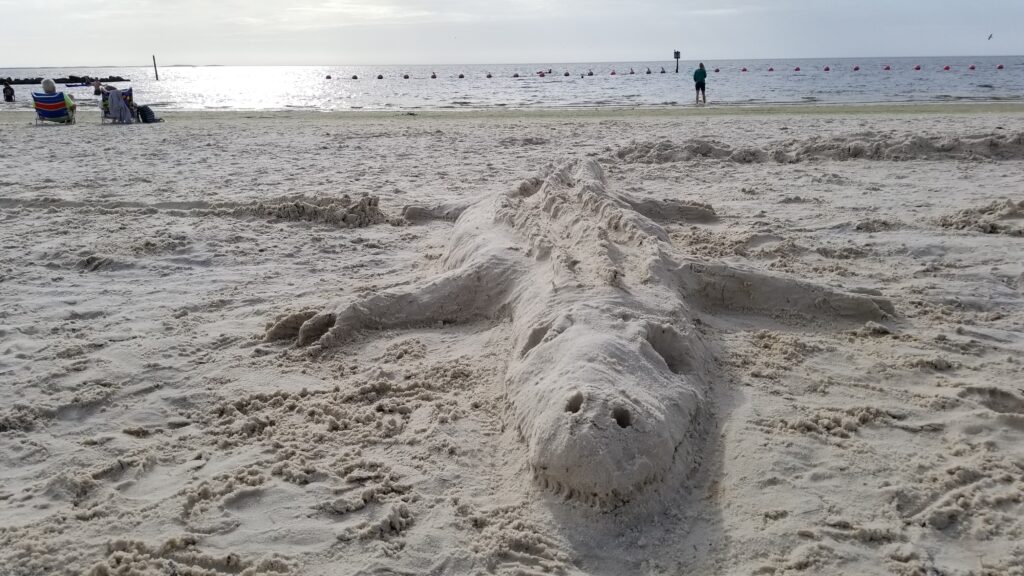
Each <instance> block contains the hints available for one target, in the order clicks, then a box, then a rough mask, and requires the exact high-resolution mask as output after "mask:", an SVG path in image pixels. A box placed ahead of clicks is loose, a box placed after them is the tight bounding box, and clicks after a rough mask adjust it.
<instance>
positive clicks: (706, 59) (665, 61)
mask: <svg viewBox="0 0 1024 576" xmlns="http://www.w3.org/2000/svg"><path fill="white" fill-rule="evenodd" d="M1022 57H1024V54H939V55H933V56H922V55H910V56H801V57H785V58H771V57H767V58H765V57H758V58H703V59H701V58H680V62H691V61H692V62H721V61H741V60H748V61H754V62H763V61H780V60H855V59H858V58H863V59H880V58H894V59H905V58H1022ZM655 62H663V63H666V64H674V63H675V59H674V58H670V59H666V60H643V59H633V60H602V61H582V60H581V61H575V62H571V61H562V62H554V61H550V62H475V63H471V62H454V63H439V62H432V63H426V64H413V63H408V62H403V63H397V64H395V63H391V64H383V63H373V64H355V63H336V64H185V63H176V64H165V65H161V66H158V67H159V68H220V67H239V68H241V67H282V68H283V67H296V68H297V67H332V66H333V67H343V66H360V67H365V66H539V65H547V66H555V65H565V64H636V63H644V64H649V63H655ZM151 67H152V63H147V64H70V65H60V66H10V67H4V68H0V70H38V69H53V68H61V69H67V68H151Z"/></svg>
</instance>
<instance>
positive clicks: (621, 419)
mask: <svg viewBox="0 0 1024 576" xmlns="http://www.w3.org/2000/svg"><path fill="white" fill-rule="evenodd" d="M612 418H614V419H615V423H616V424H618V425H619V428H629V425H630V424H632V423H633V415H632V414H630V413H629V410H627V409H626V408H623V407H621V406H620V407H618V408H615V409H613V410H612Z"/></svg>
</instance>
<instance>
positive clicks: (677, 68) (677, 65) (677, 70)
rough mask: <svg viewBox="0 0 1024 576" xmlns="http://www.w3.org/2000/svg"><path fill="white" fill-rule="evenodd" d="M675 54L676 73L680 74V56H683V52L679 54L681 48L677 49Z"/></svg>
mask: <svg viewBox="0 0 1024 576" xmlns="http://www.w3.org/2000/svg"><path fill="white" fill-rule="evenodd" d="M673 56H675V57H676V74H679V56H681V54H679V50H676V51H675V54H673Z"/></svg>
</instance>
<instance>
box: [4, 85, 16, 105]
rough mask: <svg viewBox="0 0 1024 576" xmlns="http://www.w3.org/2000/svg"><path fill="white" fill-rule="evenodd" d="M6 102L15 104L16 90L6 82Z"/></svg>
mask: <svg viewBox="0 0 1024 576" xmlns="http://www.w3.org/2000/svg"><path fill="white" fill-rule="evenodd" d="M4 102H14V88H11V85H10V84H9V83H8V82H7V80H4Z"/></svg>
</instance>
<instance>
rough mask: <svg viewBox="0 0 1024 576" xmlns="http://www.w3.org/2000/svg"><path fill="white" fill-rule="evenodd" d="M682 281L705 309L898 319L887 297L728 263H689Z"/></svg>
mask: <svg viewBox="0 0 1024 576" xmlns="http://www.w3.org/2000/svg"><path fill="white" fill-rule="evenodd" d="M678 278H679V280H680V283H681V285H682V289H683V292H684V293H685V294H686V296H687V297H688V298H687V299H688V300H690V301H696V302H697V303H698V304H700V305H702V306H703V307H709V308H725V309H731V310H739V311H749V312H754V313H759V314H767V315H772V316H788V315H798V316H803V317H810V318H817V319H824V320H831V319H835V318H844V319H847V320H855V321H866V320H882V319H885V318H887V317H891V316H895V315H896V311H895V309H894V308H893V306H892V303H891V302H889V301H888V300H887V299H885V298H881V297H878V296H870V295H864V294H855V293H851V292H844V291H842V290H839V289H836V288H832V287H829V286H824V285H820V284H814V283H811V282H806V281H803V280H797V279H795V278H791V277H789V276H785V275H781V274H771V273H767V272H762V271H759V270H753V269H748V268H739V267H736V266H730V265H727V264H721V263H713V264H712V263H698V262H687V263H685V264H683V265H682V266H680V267H679V270H678Z"/></svg>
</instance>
